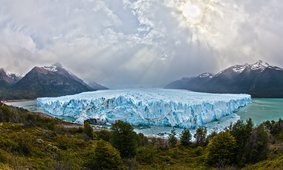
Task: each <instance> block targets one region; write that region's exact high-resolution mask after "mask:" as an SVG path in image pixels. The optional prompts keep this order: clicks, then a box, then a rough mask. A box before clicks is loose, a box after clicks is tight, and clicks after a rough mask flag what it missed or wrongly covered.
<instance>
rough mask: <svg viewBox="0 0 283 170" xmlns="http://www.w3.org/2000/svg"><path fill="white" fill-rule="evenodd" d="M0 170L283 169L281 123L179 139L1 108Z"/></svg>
mask: <svg viewBox="0 0 283 170" xmlns="http://www.w3.org/2000/svg"><path fill="white" fill-rule="evenodd" d="M0 134H1V135H0V169H4V170H6V169H7V170H8V169H48V170H49V169H86V170H87V169H102V170H103V169H146V170H148V169H241V168H242V169H283V121H282V120H279V121H278V122H275V121H272V122H270V121H268V122H265V123H263V124H261V125H259V126H256V127H254V125H253V123H252V121H251V120H249V121H247V122H242V121H239V122H237V123H236V124H234V125H231V126H230V127H229V128H227V130H226V131H224V132H221V133H219V134H217V133H213V134H211V135H209V136H207V135H206V129H205V128H199V129H197V133H196V134H195V136H194V138H195V139H196V140H195V141H194V142H192V135H191V133H190V131H189V130H188V129H185V130H184V131H183V133H182V136H181V138H180V140H177V138H176V134H175V131H174V130H172V133H171V134H170V136H169V139H168V140H163V139H159V138H146V137H144V136H143V135H142V134H136V133H135V132H134V131H133V128H132V127H131V126H130V125H129V124H127V123H124V122H122V121H117V122H116V123H115V124H113V126H112V128H111V131H106V130H102V131H97V132H94V131H93V129H92V127H91V126H90V124H89V123H88V122H85V124H84V126H83V127H81V128H77V127H74V128H70V127H69V126H64V123H63V122H62V121H60V120H57V119H53V118H47V117H43V116H39V115H34V114H33V113H29V112H28V111H26V110H23V109H17V108H13V107H9V106H6V105H4V104H0ZM206 136H207V137H206Z"/></svg>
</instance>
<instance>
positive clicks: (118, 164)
mask: <svg viewBox="0 0 283 170" xmlns="http://www.w3.org/2000/svg"><path fill="white" fill-rule="evenodd" d="M86 167H87V168H89V169H99V170H112V169H113V170H120V169H125V167H124V165H123V162H122V159H121V157H120V154H119V152H118V151H117V150H116V149H115V148H114V147H112V146H111V144H109V143H107V142H105V141H103V140H99V141H98V142H97V144H96V148H95V149H94V150H93V151H91V152H90V153H89V158H88V161H87V163H86Z"/></svg>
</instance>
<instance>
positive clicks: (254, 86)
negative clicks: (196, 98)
mask: <svg viewBox="0 0 283 170" xmlns="http://www.w3.org/2000/svg"><path fill="white" fill-rule="evenodd" d="M202 75H203V74H202ZM204 75H209V76H207V77H205V78H203V76H197V77H193V78H186V79H181V80H177V81H175V82H173V83H170V84H169V85H167V86H166V88H177V89H188V90H192V91H201V92H213V93H214V92H215V93H248V94H251V95H252V96H253V97H283V69H282V68H279V67H277V66H272V65H270V64H268V63H266V62H263V61H261V60H260V61H258V62H256V63H254V64H244V65H235V66H232V67H229V68H227V69H225V70H223V71H221V72H219V73H217V74H216V75H214V76H213V75H212V74H207V73H205V74H204Z"/></svg>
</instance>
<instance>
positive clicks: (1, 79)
mask: <svg viewBox="0 0 283 170" xmlns="http://www.w3.org/2000/svg"><path fill="white" fill-rule="evenodd" d="M20 79H21V77H20V76H17V75H15V74H9V73H6V72H5V70H4V69H3V68H1V69H0V87H3V86H9V85H11V84H15V83H16V82H18V81H19V80H20Z"/></svg>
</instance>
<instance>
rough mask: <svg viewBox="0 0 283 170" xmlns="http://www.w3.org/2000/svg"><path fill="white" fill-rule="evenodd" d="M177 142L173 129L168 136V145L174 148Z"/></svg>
mask: <svg viewBox="0 0 283 170" xmlns="http://www.w3.org/2000/svg"><path fill="white" fill-rule="evenodd" d="M177 141H178V140H177V138H176V132H175V129H172V131H171V133H170V134H169V138H168V144H169V146H170V147H176V145H177Z"/></svg>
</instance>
